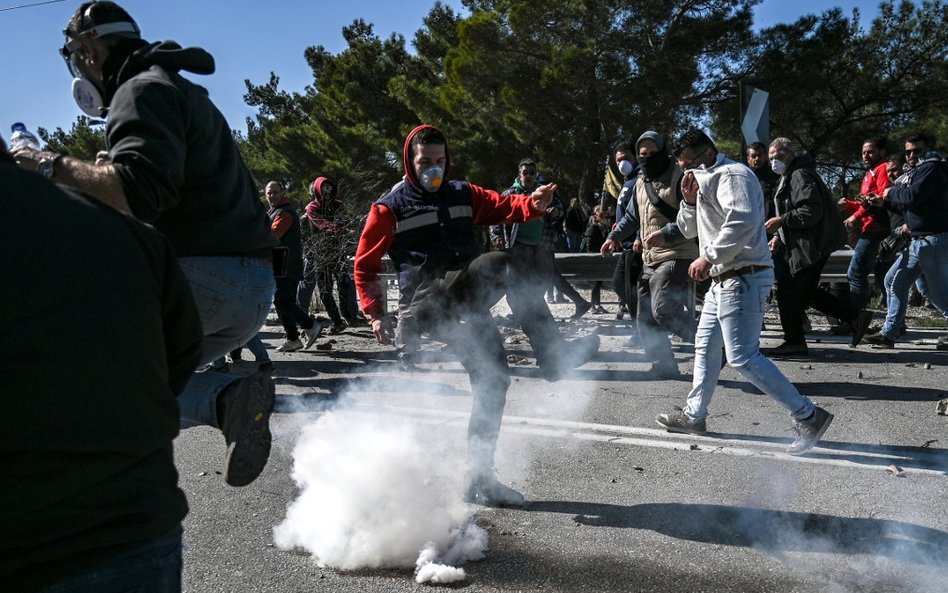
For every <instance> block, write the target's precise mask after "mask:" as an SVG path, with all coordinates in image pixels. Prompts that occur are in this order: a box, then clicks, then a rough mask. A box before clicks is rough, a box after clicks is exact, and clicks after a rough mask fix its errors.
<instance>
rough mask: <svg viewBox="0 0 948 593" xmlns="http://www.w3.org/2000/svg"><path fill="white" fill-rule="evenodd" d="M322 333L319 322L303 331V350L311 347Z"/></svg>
mask: <svg viewBox="0 0 948 593" xmlns="http://www.w3.org/2000/svg"><path fill="white" fill-rule="evenodd" d="M322 333H323V324H322V322H320V321H315V322H313V327H311V328H309V329H307V330H303V335H304V337H305V340H306V342H305V345H304V346H303V350H309V349H310V348H312V347H313V344H315V343H316V338H318V337H319V336H320V335H321V334H322Z"/></svg>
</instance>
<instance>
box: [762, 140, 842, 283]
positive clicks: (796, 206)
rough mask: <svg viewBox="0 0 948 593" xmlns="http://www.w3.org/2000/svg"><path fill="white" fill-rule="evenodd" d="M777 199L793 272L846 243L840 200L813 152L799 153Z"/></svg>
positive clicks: (812, 263)
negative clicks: (820, 168)
mask: <svg viewBox="0 0 948 593" xmlns="http://www.w3.org/2000/svg"><path fill="white" fill-rule="evenodd" d="M774 202H775V203H776V207H777V216H779V217H780V220H781V221H782V223H783V224H782V226H781V227H780V229H778V231H777V233H778V235H779V236H780V240H781V242H782V243H783V244H784V252H783V254H784V257H785V258H786V260H787V261H788V262H789V264H790V272H791V273H792V274H796V273H797V272H799V271H801V270H803V269H804V268H808V267H810V266H812V265H814V264H816V263H818V262H819V261H820V260H821V259H822V258H824V257H826V256H828V255H829V254H830V253H832V252H833V251H835V250H837V249H839V248H840V247H842V246H843V243H845V241H846V229H845V227H843V223H842V220H841V219H840V216H839V210H837V207H836V201H835V200H834V199H833V196H832V195H831V194H830V191H829V188H828V187H826V184H825V183H823V180H822V179H821V178H820V176H819V174H818V173H817V172H816V164H815V161H814V160H813V157H811V156H810V155H808V154H804V155H800V156H797V157H795V158H794V159H793V161H791V162H790V165H789V166H788V167H787V172H786V173H785V174H784V176H783V177H782V178H781V179H780V182H779V184H778V186H777V192H776V194H774Z"/></svg>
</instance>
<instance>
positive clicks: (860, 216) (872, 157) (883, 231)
mask: <svg viewBox="0 0 948 593" xmlns="http://www.w3.org/2000/svg"><path fill="white" fill-rule="evenodd" d="M885 144H886V143H885V140H884V139H883V138H867V139H866V141H865V142H863V143H862V162H863V163H864V164H865V165H866V168H867V171H866V175H865V177H863V178H862V185H861V186H860V189H859V198H860V199H858V200H845V201H844V202H843V206H844V208H845V210H846V212H848V213H849V218H847V219H846V220H844V221H843V224H845V225H846V226H847V227H849V228H855V229H856V230H857V231H858V232H859V239H858V240H857V241H856V245H855V246H854V247H853V257H852V260H851V261H850V262H849V271H848V272H847V276H848V277H849V297H850V300H851V301H852V303H853V305H855V306H856V307H857V308H859V309H865V308H866V306H867V305H868V304H869V292H870V290H869V289H870V287H869V274H870V272H872V268H873V265H874V263H875V261H876V256H877V255H878V254H879V244H880V243H882V240H883V239H885V238H886V237H887V236H888V235H889V215H888V214H887V213H886V211H885V208H882V207H879V206H872V205H870V204H869V203H868V202H867V201H866V199H867V198H870V197H879V196H882V194H883V192H885V190H886V188H887V187H889V176H888V171H887V165H886V158H885V153H886V150H885ZM877 280H879V279H878V278H877ZM878 285H879V286H880V287H881V285H882V283H881V281H879V282H878ZM834 333H852V325H851V324H848V323H847V324H843V325H842V326H838V327H837V328H834Z"/></svg>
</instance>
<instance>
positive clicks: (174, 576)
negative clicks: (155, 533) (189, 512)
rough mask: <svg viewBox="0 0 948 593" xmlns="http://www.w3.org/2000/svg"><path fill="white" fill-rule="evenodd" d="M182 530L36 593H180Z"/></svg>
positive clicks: (176, 530)
mask: <svg viewBox="0 0 948 593" xmlns="http://www.w3.org/2000/svg"><path fill="white" fill-rule="evenodd" d="M181 564H182V563H181V526H180V525H178V526H177V527H175V528H174V529H172V530H171V531H169V532H167V533H165V534H164V535H161V536H159V537H156V538H155V539H153V540H151V541H149V542H146V543H144V544H139V545H136V546H133V547H130V548H129V549H127V550H125V551H124V552H119V553H118V554H115V555H113V556H110V557H108V558H106V559H105V560H101V561H99V562H98V563H96V564H94V565H93V566H92V567H90V568H89V569H88V570H86V571H84V572H81V573H79V574H76V575H73V576H70V577H66V578H64V579H60V580H59V581H57V582H56V583H55V584H53V585H52V586H50V587H48V588H46V589H43V590H42V591H40V592H39V593H129V592H134V593H181Z"/></svg>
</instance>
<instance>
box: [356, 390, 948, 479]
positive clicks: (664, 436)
mask: <svg viewBox="0 0 948 593" xmlns="http://www.w3.org/2000/svg"><path fill="white" fill-rule="evenodd" d="M346 406H347V409H352V410H354V411H357V412H365V413H372V412H380V411H382V412H385V413H386V414H399V415H401V416H407V417H411V418H415V419H417V420H419V421H422V422H424V423H426V424H436V425H450V426H462V427H463V426H464V425H466V424H467V421H468V418H469V416H470V414H469V413H468V412H461V411H452V410H438V409H429V408H412V407H406V406H393V405H384V404H370V403H354V402H350V403H348V404H346ZM503 426H504V430H508V431H514V432H517V433H519V434H527V435H533V436H540V437H550V438H573V439H578V440H582V441H592V442H608V443H611V444H614V445H626V446H638V447H652V448H659V449H670V450H677V451H689V452H690V451H693V452H695V453H719V454H722V455H732V456H735V457H757V458H763V459H771V460H775V461H790V462H797V463H809V464H818V465H830V466H836V467H846V468H850V469H862V470H865V469H871V470H877V471H887V468H888V466H890V465H897V466H899V467H900V468H902V469H903V470H904V471H905V473H906V474H921V475H933V476H945V475H948V471H946V470H948V454H946V453H943V452H939V451H938V450H934V451H932V452H931V453H930V454H921V455H916V456H908V455H906V454H904V453H901V452H899V451H898V450H897V449H890V450H886V449H885V448H879V447H875V446H872V445H867V449H860V448H858V446H853V447H846V448H828V447H815V448H813V450H812V451H811V452H810V454H808V455H807V456H795V455H790V454H788V453H785V452H784V450H785V449H786V447H787V445H786V444H785V443H774V442H769V441H748V440H745V439H732V438H717V437H713V436H697V435H684V434H676V433H670V432H667V431H665V430H663V429H660V428H639V427H635V426H617V425H612V424H596V423H589V422H575V421H570V420H554V419H543V418H529V417H525V416H506V415H505V416H504V422H503ZM868 447H873V448H874V449H875V450H869V449H868ZM813 454H816V455H818V456H816V457H814V456H813ZM858 458H862V459H865V461H860V460H859V459H858ZM925 466H934V467H939V466H941V467H942V468H944V469H932V467H925Z"/></svg>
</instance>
